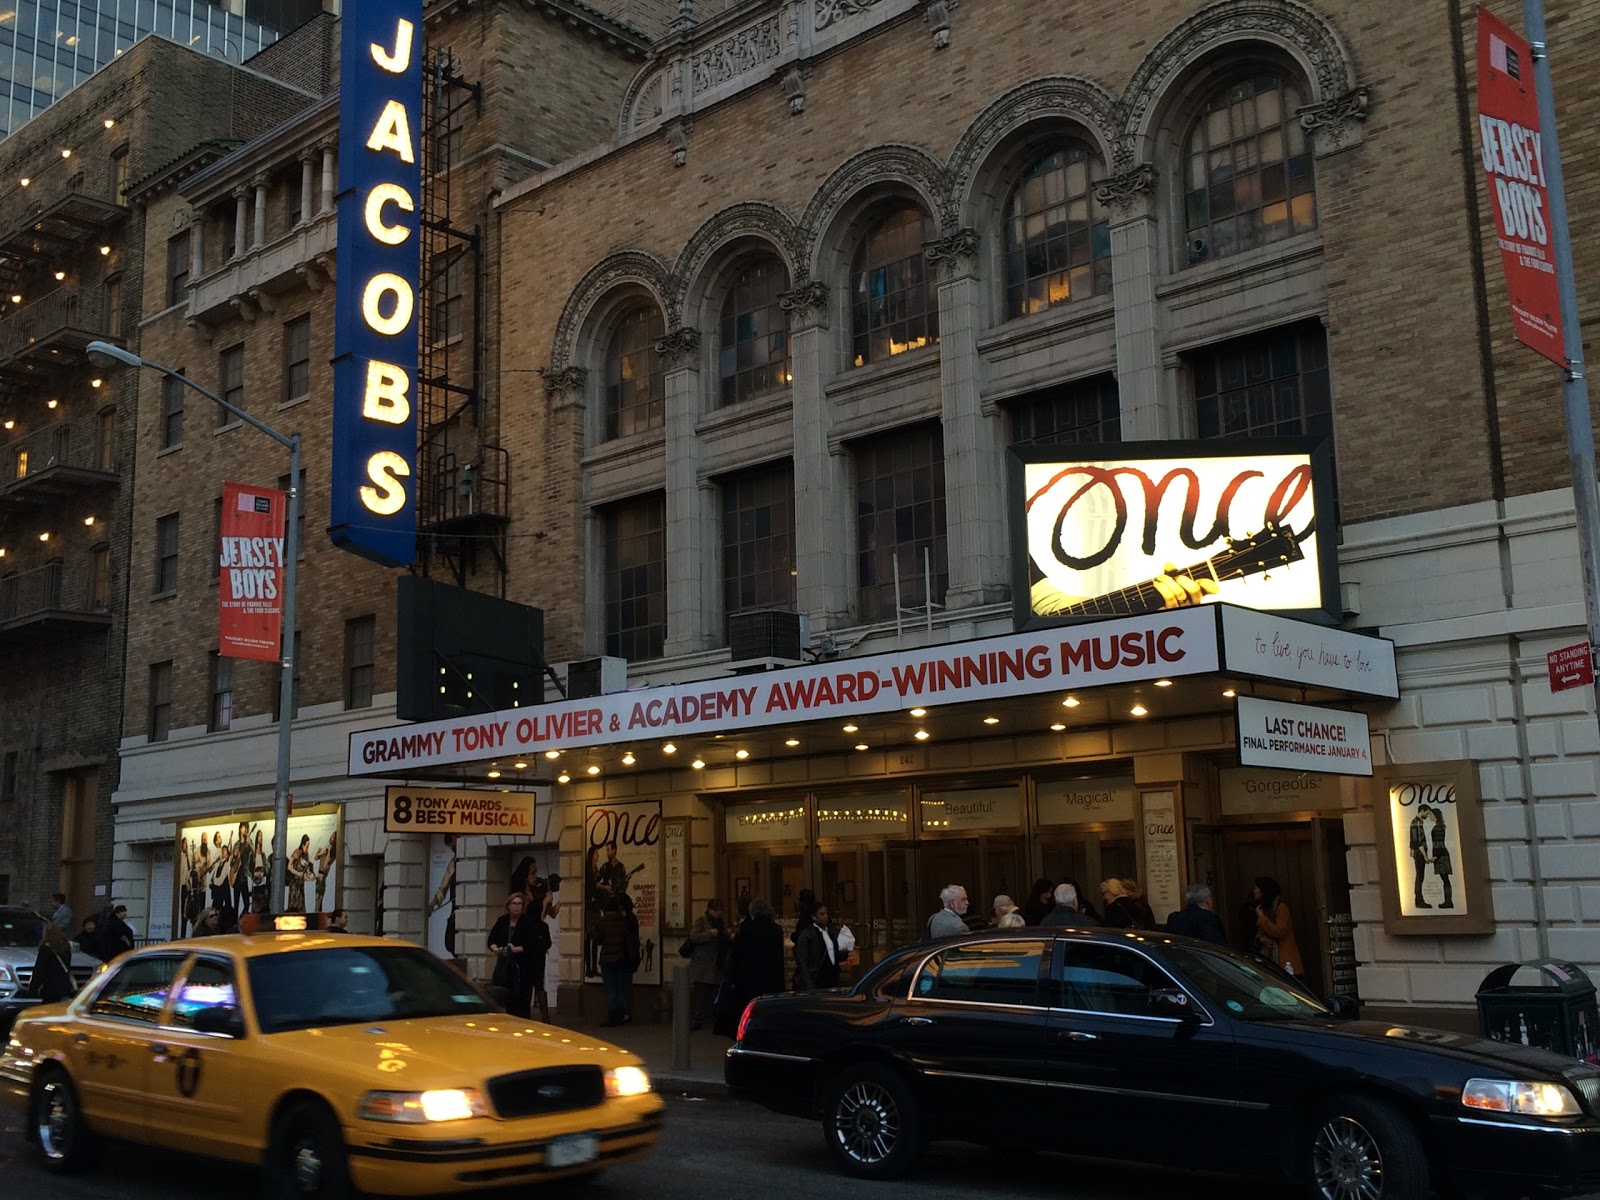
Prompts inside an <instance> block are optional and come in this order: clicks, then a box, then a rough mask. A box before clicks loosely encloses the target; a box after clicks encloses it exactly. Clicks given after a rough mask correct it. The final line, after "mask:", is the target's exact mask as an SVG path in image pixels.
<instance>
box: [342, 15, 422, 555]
mask: <svg viewBox="0 0 1600 1200" xmlns="http://www.w3.org/2000/svg"><path fill="white" fill-rule="evenodd" d="M343 21H344V33H343V36H342V45H341V49H340V70H341V72H342V75H341V83H340V88H339V272H338V277H337V282H336V284H335V291H334V331H333V343H334V345H333V354H334V359H333V487H332V514H331V521H330V524H329V530H328V532H329V535H330V536H331V537H332V538H333V542H334V545H336V546H339V547H340V548H342V549H345V550H349V551H351V552H352V553H354V554H359V555H361V556H362V557H363V558H369V559H372V560H373V561H374V562H379V563H383V564H385V565H386V566H394V567H399V566H405V565H407V564H409V563H410V562H411V561H412V559H413V558H414V557H415V555H416V538H417V504H416V482H417V481H416V478H415V463H416V455H417V426H416V418H415V416H414V414H415V411H416V382H417V337H418V305H419V300H418V296H417V289H418V283H419V280H420V278H421V269H420V266H421V237H420V234H419V228H418V215H419V211H420V209H421V206H422V169H421V159H422V156H421V152H420V150H421V148H420V146H419V145H418V141H417V139H418V138H419V137H420V136H421V134H422V61H423V46H422V0H346V3H345V6H344V13H343Z"/></svg>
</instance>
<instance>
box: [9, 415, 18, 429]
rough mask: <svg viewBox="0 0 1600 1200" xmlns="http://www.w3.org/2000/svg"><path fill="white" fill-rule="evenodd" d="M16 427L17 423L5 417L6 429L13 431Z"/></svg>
mask: <svg viewBox="0 0 1600 1200" xmlns="http://www.w3.org/2000/svg"><path fill="white" fill-rule="evenodd" d="M16 427H17V423H16V422H15V421H13V420H12V419H11V418H9V417H7V418H6V428H7V429H15V428H16Z"/></svg>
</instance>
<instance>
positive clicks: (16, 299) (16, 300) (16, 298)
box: [11, 292, 22, 304]
mask: <svg viewBox="0 0 1600 1200" xmlns="http://www.w3.org/2000/svg"><path fill="white" fill-rule="evenodd" d="M11 303H13V304H21V303H22V296H21V294H20V293H18V292H12V293H11Z"/></svg>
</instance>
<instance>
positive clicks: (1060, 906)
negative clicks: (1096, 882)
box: [1040, 883, 1100, 929]
mask: <svg viewBox="0 0 1600 1200" xmlns="http://www.w3.org/2000/svg"><path fill="white" fill-rule="evenodd" d="M1055 900H1056V906H1055V907H1054V908H1052V909H1051V910H1050V915H1049V916H1047V917H1046V918H1045V919H1044V920H1043V921H1042V922H1040V924H1042V925H1044V926H1045V927H1046V928H1055V929H1089V928H1092V927H1094V926H1096V925H1098V924H1100V921H1099V919H1098V918H1096V917H1093V916H1091V915H1090V914H1089V913H1086V912H1083V911H1082V910H1081V909H1080V907H1079V904H1078V889H1077V888H1076V887H1075V886H1074V885H1072V884H1070V883H1063V884H1058V885H1057V887H1056V892H1055Z"/></svg>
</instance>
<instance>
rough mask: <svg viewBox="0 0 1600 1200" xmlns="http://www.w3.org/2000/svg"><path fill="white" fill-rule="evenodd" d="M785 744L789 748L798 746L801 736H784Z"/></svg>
mask: <svg viewBox="0 0 1600 1200" xmlns="http://www.w3.org/2000/svg"><path fill="white" fill-rule="evenodd" d="M783 744H784V745H785V746H787V747H789V749H791V750H793V749H794V748H795V747H796V746H798V745H799V744H800V739H799V738H784V739H783Z"/></svg>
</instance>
